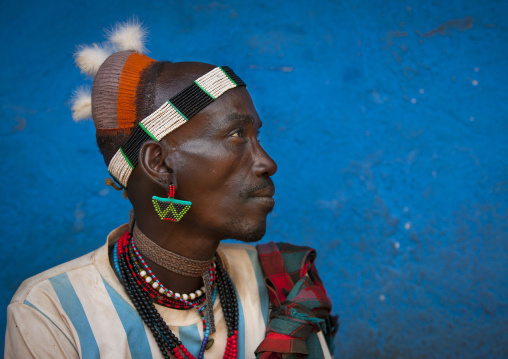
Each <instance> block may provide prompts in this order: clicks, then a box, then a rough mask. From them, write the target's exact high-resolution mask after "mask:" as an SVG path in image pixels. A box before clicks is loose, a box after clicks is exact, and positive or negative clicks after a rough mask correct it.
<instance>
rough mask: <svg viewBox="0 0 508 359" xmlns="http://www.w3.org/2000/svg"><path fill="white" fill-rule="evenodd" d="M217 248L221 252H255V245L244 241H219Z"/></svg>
mask: <svg viewBox="0 0 508 359" xmlns="http://www.w3.org/2000/svg"><path fill="white" fill-rule="evenodd" d="M219 250H220V251H223V252H231V251H254V252H257V249H256V246H254V245H252V244H246V243H221V244H220V245H219Z"/></svg>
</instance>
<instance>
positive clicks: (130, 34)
mask: <svg viewBox="0 0 508 359" xmlns="http://www.w3.org/2000/svg"><path fill="white" fill-rule="evenodd" d="M107 33H108V38H109V41H111V42H112V43H113V45H114V46H115V47H116V48H117V50H118V51H125V50H133V51H136V52H139V53H144V52H145V51H146V49H145V44H144V40H145V38H146V35H147V29H146V28H144V27H143V26H142V23H141V22H139V20H137V19H136V18H134V19H132V20H129V21H127V22H124V23H117V24H116V25H115V27H114V28H113V29H111V30H110V31H108V32H107Z"/></svg>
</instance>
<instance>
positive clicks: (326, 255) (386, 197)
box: [0, 0, 508, 358]
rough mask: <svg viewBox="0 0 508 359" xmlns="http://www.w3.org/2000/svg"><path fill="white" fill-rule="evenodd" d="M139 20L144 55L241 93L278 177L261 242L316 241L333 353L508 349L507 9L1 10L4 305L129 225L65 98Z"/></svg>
mask: <svg viewBox="0 0 508 359" xmlns="http://www.w3.org/2000/svg"><path fill="white" fill-rule="evenodd" d="M60 3H61V4H60ZM104 3H106V4H104ZM57 4H58V5H57ZM133 14H136V15H137V16H138V17H139V18H140V19H141V20H143V21H144V22H145V24H146V25H147V26H148V27H149V28H150V40H149V43H148V49H149V50H150V51H151V53H150V55H151V56H152V57H154V58H155V59H168V60H172V61H184V60H195V61H204V62H210V63H214V64H218V65H222V64H226V65H229V66H231V67H232V68H234V69H235V71H236V72H237V73H238V74H239V75H240V76H241V77H242V78H243V79H244V80H245V82H247V83H248V84H249V89H250V92H251V94H252V96H253V98H254V100H255V103H256V105H257V108H258V111H259V113H260V115H261V117H262V119H263V121H264V126H263V131H262V141H263V144H264V146H265V147H266V149H267V150H268V152H269V153H270V154H271V155H272V156H273V157H274V158H275V159H276V161H277V162H278V165H279V171H278V173H277V174H276V176H275V177H274V180H275V182H276V185H277V194H276V201H277V207H276V210H275V211H274V212H273V214H272V216H271V217H270V219H269V232H268V234H267V236H266V238H265V240H275V241H292V242H295V243H299V244H307V245H311V246H314V247H316V248H317V249H318V252H319V257H318V259H319V268H320V272H321V275H322V277H323V279H324V280H325V281H326V284H327V288H328V290H329V294H330V295H331V297H332V299H333V303H334V307H335V311H336V312H337V313H339V314H340V315H341V330H340V334H339V336H338V339H337V342H336V345H337V354H336V357H337V358H503V357H508V344H507V343H508V324H507V323H508V276H507V273H508V268H507V267H508V265H507V264H508V241H507V235H508V224H507V223H508V201H507V199H508V196H507V189H508V166H507V158H508V141H507V139H508V137H507V135H508V118H507V115H508V109H507V106H508V85H507V83H508V81H507V80H508V76H507V72H508V71H507V67H508V46H507V44H508V41H507V40H508V29H507V23H508V21H507V20H506V15H507V14H508V2H506V1H502V0H499V1H494V0H492V1H488V0H484V1H481V2H478V1H458V0H455V1H454V0H450V1H446V2H445V1H385V2H384V4H383V3H382V2H379V1H377V2H374V1H372V2H369V1H360V0H348V1H342V2H338V1H332V0H329V1H316V2H314V3H312V2H309V1H301V0H299V1H288V2H275V4H274V2H272V1H258V2H245V1H240V0H236V1H224V2H211V3H208V2H206V1H200V0H194V1H188V2H185V3H184V2H179V1H155V0H153V1H149V2H145V5H141V2H137V1H119V0H117V1H110V2H104V1H88V2H83V3H78V2H75V1H66V2H56V1H55V2H53V3H52V2H45V1H28V2H19V3H18V2H14V1H10V2H9V1H3V2H2V11H1V13H0V23H1V24H2V25H1V32H0V35H1V38H2V39H3V45H2V46H3V50H2V55H1V56H0V65H1V66H0V80H1V81H0V83H1V90H0V91H1V92H0V95H1V97H0V118H1V122H0V136H1V141H0V150H1V153H2V154H3V157H2V158H3V159H2V160H1V161H2V162H1V163H2V171H1V172H0V181H1V182H0V183H1V187H0V191H1V192H0V198H1V204H0V206H1V207H0V210H1V217H0V221H1V222H0V224H1V229H2V231H3V235H2V241H1V244H0V245H1V253H2V254H1V256H2V257H1V259H2V263H3V266H2V267H3V274H2V276H1V286H0V307H2V308H5V307H6V306H7V303H8V301H9V300H10V297H11V296H12V294H13V293H14V291H15V290H16V288H17V286H18V285H19V284H20V283H21V281H22V280H23V279H24V278H26V277H28V276H31V275H34V274H36V273H38V272H40V271H42V270H44V269H47V268H49V267H51V266H54V265H56V264H58V263H61V262H64V261H67V260H69V259H71V258H74V257H77V256H79V255H82V254H85V253H87V252H88V251H91V250H93V249H94V248H96V247H98V246H100V245H102V244H103V243H104V240H105V236H106V234H107V233H108V232H109V231H110V230H111V229H113V228H114V227H116V226H117V225H119V224H121V223H123V222H125V221H126V220H127V218H128V210H129V205H128V203H127V202H126V201H124V200H123V199H122V198H121V195H120V194H119V193H117V192H115V191H113V190H110V189H108V188H106V187H105V186H104V184H103V181H104V178H106V177H107V172H106V168H105V166H104V164H103V162H102V158H101V156H100V155H99V153H98V151H97V148H96V145H95V138H94V128H93V124H92V123H90V122H85V123H79V124H76V123H73V122H72V120H71V118H70V117H71V116H70V110H69V105H68V98H69V97H70V95H71V92H72V90H73V89H75V88H76V87H77V86H79V85H81V84H83V83H84V78H83V76H82V75H80V74H79V71H78V70H77V69H76V68H75V67H74V64H73V61H72V53H73V51H74V49H75V45H76V44H80V43H91V42H94V41H95V42H96V41H101V39H102V30H101V29H102V28H105V27H108V26H110V25H112V24H113V23H114V22H115V21H119V20H125V19H127V18H128V17H130V16H132V15H133ZM4 323H5V311H4V310H2V311H0V327H4ZM2 333H3V329H1V330H0V336H2ZM0 349H1V348H0Z"/></svg>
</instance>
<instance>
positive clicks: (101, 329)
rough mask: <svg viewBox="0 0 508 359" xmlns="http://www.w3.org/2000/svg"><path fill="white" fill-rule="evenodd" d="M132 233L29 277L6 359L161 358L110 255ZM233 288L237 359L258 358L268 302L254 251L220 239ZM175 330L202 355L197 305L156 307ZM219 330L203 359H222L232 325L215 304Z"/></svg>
mask: <svg viewBox="0 0 508 359" xmlns="http://www.w3.org/2000/svg"><path fill="white" fill-rule="evenodd" d="M126 230H127V225H124V226H122V227H119V228H117V229H116V230H114V231H113V232H111V233H110V235H109V236H108V243H107V244H106V245H104V246H103V247H101V248H99V249H97V250H96V251H94V252H92V253H89V254H87V255H85V256H83V257H81V258H78V259H75V260H73V261H70V262H68V263H65V264H62V265H59V266H57V267H55V268H52V269H50V270H48V271H45V272H43V273H41V274H39V275H37V276H34V277H32V278H30V279H27V280H26V281H24V282H23V284H22V285H21V286H20V288H19V289H18V291H17V292H16V294H15V295H14V297H13V299H12V301H11V303H10V305H9V307H8V310H7V311H8V319H7V333H6V342H5V357H6V358H31V357H36V358H99V357H100V358H162V355H161V353H160V350H159V348H158V346H157V344H156V342H155V340H154V339H153V336H152V333H151V332H150V330H149V329H148V328H147V327H146V326H145V325H144V323H143V321H142V319H141V318H140V316H139V315H138V313H137V311H136V309H135V308H134V306H133V305H132V302H131V301H130V299H129V297H128V295H127V293H126V292H125V290H124V288H123V286H122V284H121V283H120V282H119V281H118V279H117V278H116V276H115V273H114V271H113V270H112V268H111V266H110V264H109V260H108V246H111V245H113V244H114V243H115V241H117V240H118V238H119V237H120V235H122V234H123V233H124V232H125V231H126ZM218 252H219V255H220V256H221V258H222V259H223V262H224V266H225V267H226V269H227V271H228V273H229V274H230V276H231V279H232V280H233V283H234V285H235V287H236V291H237V296H238V299H239V300H238V305H239V313H240V320H239V330H238V357H239V358H254V357H255V355H254V350H255V349H256V348H257V346H258V345H259V343H260V342H261V341H262V340H263V338H264V336H265V328H266V323H267V320H268V309H269V299H268V293H267V290H266V287H265V284H264V281H263V272H262V269H261V267H260V263H259V260H258V255H257V251H256V248H255V247H253V246H250V245H245V244H221V245H220V246H219V249H218ZM157 309H158V311H159V313H160V314H161V316H162V317H163V318H164V320H165V321H166V323H167V324H168V326H169V327H170V329H171V330H172V331H173V332H174V333H175V335H176V336H177V337H179V338H180V340H181V341H182V342H183V343H184V345H185V346H186V347H187V349H188V350H189V351H190V352H191V353H192V354H193V355H194V356H196V357H197V355H198V353H199V348H200V344H201V340H202V338H203V327H202V324H201V319H200V316H199V315H198V314H197V311H196V310H176V309H169V308H166V307H163V306H160V305H157ZM214 314H215V323H216V329H217V332H216V333H214V334H211V336H210V337H211V338H213V339H214V344H213V346H212V347H211V348H210V349H209V350H207V351H206V353H205V358H222V356H223V354H224V349H225V346H226V338H227V326H226V322H225V320H224V316H223V313H222V310H221V305H220V301H219V300H218V299H217V300H216V301H215V304H214Z"/></svg>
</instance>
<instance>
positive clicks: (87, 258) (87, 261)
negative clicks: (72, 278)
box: [11, 247, 107, 303]
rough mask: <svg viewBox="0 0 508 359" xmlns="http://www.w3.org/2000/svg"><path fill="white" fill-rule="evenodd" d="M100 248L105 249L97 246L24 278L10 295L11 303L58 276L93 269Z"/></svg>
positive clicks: (25, 296) (21, 301)
mask: <svg viewBox="0 0 508 359" xmlns="http://www.w3.org/2000/svg"><path fill="white" fill-rule="evenodd" d="M101 250H107V249H105V248H104V247H101V248H98V249H96V250H95V251H92V252H90V253H87V254H85V255H83V256H81V257H78V258H76V259H73V260H71V261H69V262H65V263H62V264H59V265H57V266H56V267H53V268H50V269H48V270H45V271H44V272H41V273H39V274H36V275H34V276H33V277H30V278H28V279H26V280H24V281H23V283H21V285H20V286H19V288H18V290H17V291H16V293H15V294H14V296H13V297H12V300H11V303H23V302H24V301H25V300H26V299H27V297H28V296H29V295H30V294H31V293H32V292H34V291H37V290H38V289H42V288H44V287H45V286H46V284H47V283H48V282H51V281H52V280H53V279H55V278H58V277H59V276H62V275H68V274H69V273H73V272H76V271H80V272H82V273H83V274H86V273H89V272H90V271H94V269H93V267H94V258H95V257H96V256H97V254H98V253H99V251H101Z"/></svg>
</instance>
